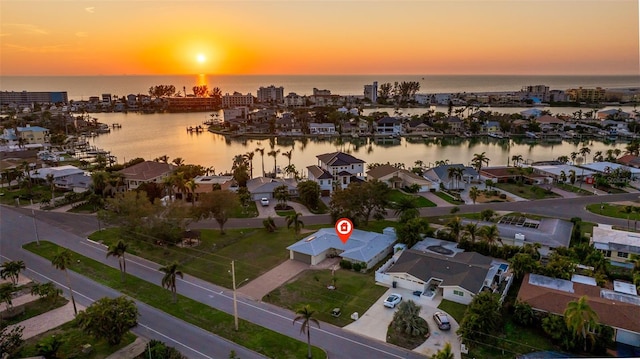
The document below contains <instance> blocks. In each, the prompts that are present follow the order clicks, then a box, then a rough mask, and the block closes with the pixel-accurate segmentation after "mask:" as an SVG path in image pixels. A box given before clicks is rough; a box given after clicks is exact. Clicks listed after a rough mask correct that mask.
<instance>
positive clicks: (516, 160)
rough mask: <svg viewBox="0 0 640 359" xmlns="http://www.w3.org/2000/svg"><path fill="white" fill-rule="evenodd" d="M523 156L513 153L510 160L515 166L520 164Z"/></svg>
mask: <svg viewBox="0 0 640 359" xmlns="http://www.w3.org/2000/svg"><path fill="white" fill-rule="evenodd" d="M522 160H523V158H522V155H513V156H511V162H513V165H514V166H517V165H519V164H520V162H522Z"/></svg>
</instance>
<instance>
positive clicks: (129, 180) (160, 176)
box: [120, 161, 176, 190]
mask: <svg viewBox="0 0 640 359" xmlns="http://www.w3.org/2000/svg"><path fill="white" fill-rule="evenodd" d="M175 168H176V166H174V165H172V164H170V163H164V162H156V161H144V162H140V163H138V164H135V165H133V166H131V167H127V168H125V169H123V170H121V171H120V173H122V174H123V175H124V183H125V185H126V187H127V189H128V190H134V189H136V188H138V186H140V185H141V184H143V183H150V182H154V183H158V184H160V183H162V181H163V180H164V179H165V178H166V177H169V176H170V175H171V173H173V171H174V170H175Z"/></svg>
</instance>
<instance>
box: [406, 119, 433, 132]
mask: <svg viewBox="0 0 640 359" xmlns="http://www.w3.org/2000/svg"><path fill="white" fill-rule="evenodd" d="M405 129H406V131H407V132H408V133H411V134H427V133H429V132H433V127H431V126H429V125H428V124H426V123H425V122H424V121H423V120H421V119H419V118H414V119H411V120H409V122H407V123H406V124H405Z"/></svg>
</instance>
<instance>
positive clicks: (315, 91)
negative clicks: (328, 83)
mask: <svg viewBox="0 0 640 359" xmlns="http://www.w3.org/2000/svg"><path fill="white" fill-rule="evenodd" d="M329 95H331V90H319V89H317V88H315V87H314V88H313V96H329Z"/></svg>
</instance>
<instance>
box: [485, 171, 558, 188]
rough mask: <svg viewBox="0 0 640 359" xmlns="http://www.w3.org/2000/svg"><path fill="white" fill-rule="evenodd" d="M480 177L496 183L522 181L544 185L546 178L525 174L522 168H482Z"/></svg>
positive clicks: (534, 174)
mask: <svg viewBox="0 0 640 359" xmlns="http://www.w3.org/2000/svg"><path fill="white" fill-rule="evenodd" d="M480 175H481V176H482V178H486V179H490V180H492V181H493V182H496V183H502V182H509V181H517V180H519V179H522V180H523V181H524V182H525V183H535V184H542V183H544V182H545V178H546V176H544V175H540V174H536V173H524V172H523V171H522V169H521V168H520V167H482V169H481V170H480Z"/></svg>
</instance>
